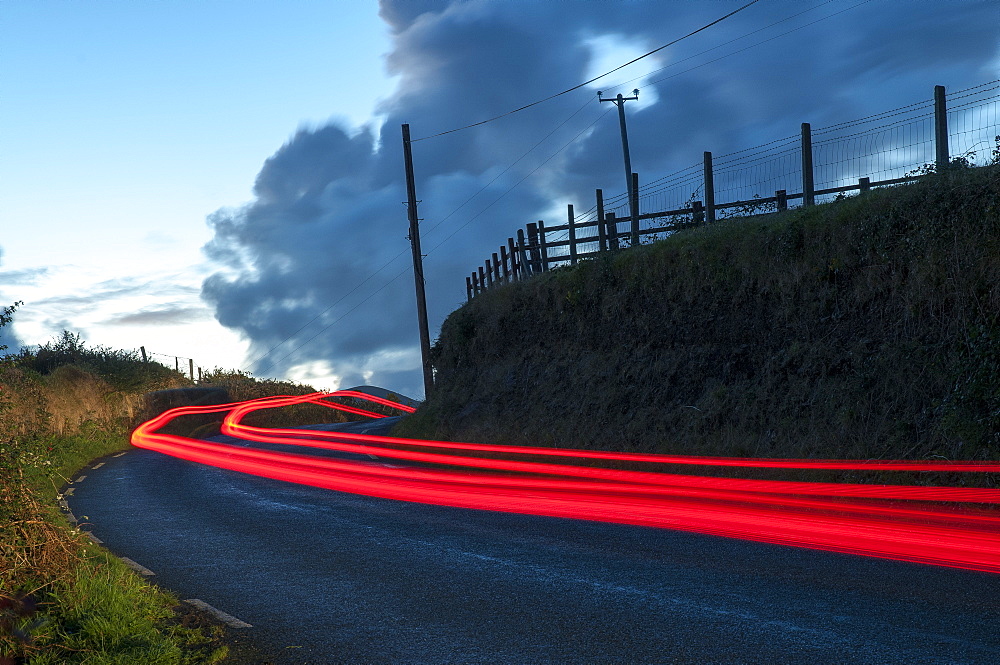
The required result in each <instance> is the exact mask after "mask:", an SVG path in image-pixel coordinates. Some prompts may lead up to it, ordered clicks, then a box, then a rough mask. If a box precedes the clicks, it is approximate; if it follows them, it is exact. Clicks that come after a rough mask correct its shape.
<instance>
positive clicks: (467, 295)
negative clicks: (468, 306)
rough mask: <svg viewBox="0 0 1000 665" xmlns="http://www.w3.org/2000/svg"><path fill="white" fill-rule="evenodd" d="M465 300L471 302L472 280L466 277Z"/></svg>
mask: <svg viewBox="0 0 1000 665" xmlns="http://www.w3.org/2000/svg"><path fill="white" fill-rule="evenodd" d="M465 300H466V302H472V279H470V278H469V276H468V275H466V276H465Z"/></svg>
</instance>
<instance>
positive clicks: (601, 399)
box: [397, 166, 1000, 459]
mask: <svg viewBox="0 0 1000 665" xmlns="http://www.w3.org/2000/svg"><path fill="white" fill-rule="evenodd" d="M998 313H1000V167H997V166H991V167H984V168H979V169H961V168H953V169H949V171H948V172H946V173H944V174H939V175H934V176H931V177H929V178H927V179H924V180H922V181H920V182H918V183H914V184H909V185H905V186H898V187H893V188H887V189H882V190H878V191H872V192H870V193H866V194H864V195H861V196H856V197H850V198H847V199H846V200H841V201H837V202H834V203H830V204H826V205H820V206H815V207H812V208H809V209H797V210H792V211H788V212H784V213H780V214H773V215H767V216H760V217H754V218H749V219H744V220H738V219H737V220H730V221H726V222H720V223H716V224H714V225H712V226H706V227H701V228H696V229H691V230H686V231H681V232H679V233H676V234H675V235H673V236H672V237H670V238H668V239H666V240H664V241H661V242H658V243H655V244H652V245H648V246H644V247H641V248H638V249H633V250H625V251H621V252H618V253H615V254H609V255H607V256H605V257H602V258H600V259H597V260H592V261H587V262H583V263H581V264H579V265H577V266H575V267H572V268H562V269H558V270H553V271H551V272H549V273H546V274H544V275H542V276H539V277H535V278H533V279H530V280H527V281H524V282H520V283H515V284H510V285H506V286H503V287H501V288H495V289H492V290H490V291H488V292H487V293H485V294H483V295H481V296H479V297H477V298H475V299H474V300H473V301H472V302H471V303H468V304H466V305H464V306H462V307H461V308H459V309H458V310H456V311H455V312H453V313H452V314H451V315H450V316H449V317H448V319H447V320H446V321H445V323H444V325H443V327H442V332H441V337H440V339H439V340H438V341H437V343H436V344H435V347H434V350H433V354H434V363H435V366H436V368H437V372H438V374H437V386H436V388H435V390H434V392H433V394H432V395H431V396H430V398H429V399H428V400H427V402H426V403H425V404H424V405H423V406H422V407H421V409H420V410H419V411H418V413H417V414H416V415H415V416H413V417H411V418H409V419H407V420H406V421H404V423H402V424H401V426H400V427H399V429H398V430H397V432H398V433H400V434H413V435H417V434H419V435H422V436H431V437H438V438H442V439H452V440H468V441H489V442H505V443H535V444H547V445H560V446H567V447H594V448H608V449H626V450H642V451H657V452H678V453H688V454H710V455H755V456H789V457H810V456H811V457H854V458H886V457H909V458H922V457H927V456H929V455H942V456H945V457H947V458H949V459H982V458H987V457H989V458H993V459H997V458H1000V314H998Z"/></svg>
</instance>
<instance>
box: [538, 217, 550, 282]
mask: <svg viewBox="0 0 1000 665" xmlns="http://www.w3.org/2000/svg"><path fill="white" fill-rule="evenodd" d="M538 248H539V252H540V254H541V259H542V272H545V271H546V270H548V269H549V247H548V243H546V241H545V222H543V221H542V220H538Z"/></svg>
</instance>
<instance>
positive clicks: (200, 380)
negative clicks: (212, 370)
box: [198, 367, 202, 383]
mask: <svg viewBox="0 0 1000 665" xmlns="http://www.w3.org/2000/svg"><path fill="white" fill-rule="evenodd" d="M201 382H202V378H201V368H200V367H199V368H198V383H201Z"/></svg>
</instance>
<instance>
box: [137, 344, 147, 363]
mask: <svg viewBox="0 0 1000 665" xmlns="http://www.w3.org/2000/svg"><path fill="white" fill-rule="evenodd" d="M139 353H141V354H142V362H149V361H148V360H147V359H146V347H144V346H140V347H139Z"/></svg>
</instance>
